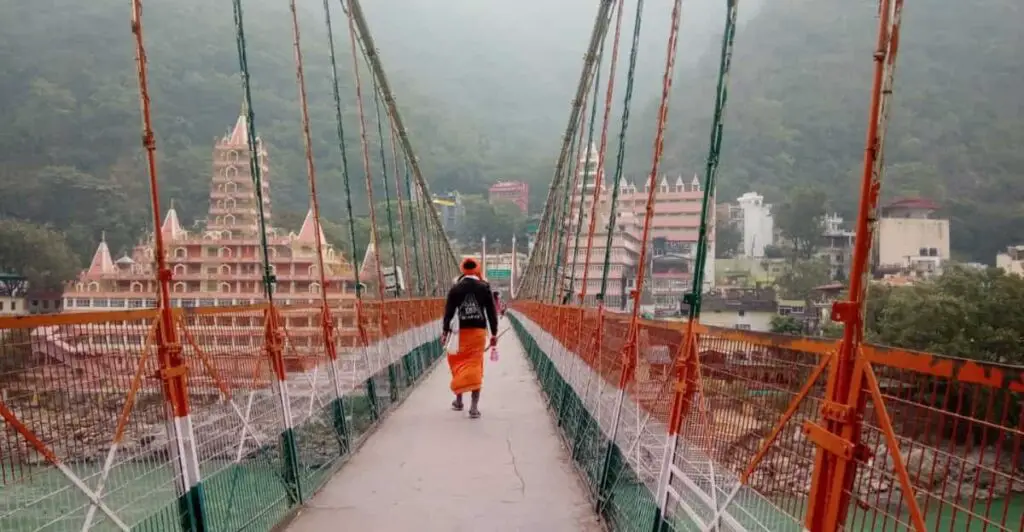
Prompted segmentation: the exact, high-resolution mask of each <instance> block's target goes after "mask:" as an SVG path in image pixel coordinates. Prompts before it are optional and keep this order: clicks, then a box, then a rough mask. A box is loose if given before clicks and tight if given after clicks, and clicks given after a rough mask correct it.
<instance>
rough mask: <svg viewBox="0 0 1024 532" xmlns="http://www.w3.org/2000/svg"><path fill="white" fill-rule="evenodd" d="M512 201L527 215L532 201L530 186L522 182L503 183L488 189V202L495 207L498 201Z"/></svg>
mask: <svg viewBox="0 0 1024 532" xmlns="http://www.w3.org/2000/svg"><path fill="white" fill-rule="evenodd" d="M501 200H504V201H511V202H512V203H515V204H516V205H518V206H519V209H520V210H522V211H523V214H526V213H527V210H528V206H529V200H530V186H529V185H527V184H526V183H523V182H521V181H501V182H498V183H495V184H494V185H492V186H491V188H490V189H488V201H490V203H491V205H494V203H495V202H496V201H501Z"/></svg>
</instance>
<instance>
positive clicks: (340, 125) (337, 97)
mask: <svg viewBox="0 0 1024 532" xmlns="http://www.w3.org/2000/svg"><path fill="white" fill-rule="evenodd" d="M323 4H324V22H325V24H326V25H327V43H328V51H329V55H330V60H331V91H332V94H333V96H334V114H335V120H336V122H337V133H338V150H339V151H340V152H341V177H342V181H343V182H344V185H345V209H346V211H347V213H348V230H349V233H348V234H349V244H350V245H349V249H350V252H351V257H352V278H353V282H354V283H355V290H356V298H357V299H359V300H361V299H362V297H363V291H362V286H361V285H362V283H361V282H360V280H359V266H360V265H359V262H358V261H359V255H358V251H357V249H356V220H355V213H354V211H353V210H352V183H351V176H350V174H349V167H348V148H347V146H346V145H345V125H344V121H343V120H342V117H341V115H342V113H341V89H340V88H339V86H338V62H337V59H336V49H335V44H334V28H333V25H332V23H331V8H330V4H329V0H323ZM361 307H362V305H359V304H357V305H356V313H357V315H356V320H357V323H361V322H362V320H361V318H362V317H361V316H360V315H359V313H360V312H361Z"/></svg>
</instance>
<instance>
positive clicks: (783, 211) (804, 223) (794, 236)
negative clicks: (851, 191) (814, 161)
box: [772, 186, 828, 260]
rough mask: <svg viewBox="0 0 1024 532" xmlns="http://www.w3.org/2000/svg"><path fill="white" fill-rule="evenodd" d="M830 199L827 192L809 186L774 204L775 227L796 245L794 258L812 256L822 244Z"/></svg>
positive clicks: (793, 250)
mask: <svg viewBox="0 0 1024 532" xmlns="http://www.w3.org/2000/svg"><path fill="white" fill-rule="evenodd" d="M827 201H828V196H826V195H825V192H824V191H822V190H821V189H819V188H816V187H810V186H808V187H799V188H795V189H793V190H792V191H791V192H790V193H789V196H788V197H787V198H786V199H785V201H783V202H782V203H780V204H776V205H774V206H773V207H772V218H773V219H774V221H775V227H777V228H778V230H779V233H781V234H782V236H783V237H785V238H786V239H787V240H788V241H789V243H790V244H791V245H792V246H793V248H792V253H793V254H792V258H793V259H794V260H796V259H809V258H811V257H813V256H814V252H815V251H816V250H817V249H818V246H819V245H820V244H821V238H822V235H821V232H822V223H823V222H824V220H825V214H826V209H825V204H826V202H827Z"/></svg>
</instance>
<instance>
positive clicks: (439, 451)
mask: <svg viewBox="0 0 1024 532" xmlns="http://www.w3.org/2000/svg"><path fill="white" fill-rule="evenodd" d="M503 326H505V327H508V324H507V322H505V323H503ZM498 347H499V353H500V355H501V360H500V361H498V362H491V361H489V360H488V361H487V362H486V366H485V377H484V390H483V397H482V399H481V402H480V410H481V412H482V414H483V415H482V416H481V418H480V419H476V420H471V419H469V418H468V416H467V414H466V412H454V411H452V410H451V409H450V407H449V404H450V403H451V399H452V397H451V392H450V391H449V390H448V378H449V373H448V368H447V366H446V365H445V364H444V363H443V362H442V363H441V364H438V366H437V367H436V368H435V369H434V370H433V373H432V374H431V375H429V376H428V377H427V379H426V380H425V381H424V382H423V383H422V384H421V385H420V386H418V387H417V388H416V389H415V390H414V391H413V392H412V394H411V395H410V396H409V398H408V399H407V401H406V403H405V404H404V405H402V406H401V407H399V408H398V409H397V410H396V411H395V412H394V413H393V414H392V415H391V416H390V418H389V419H385V420H384V422H383V423H382V425H381V427H380V429H379V430H378V432H377V433H376V434H373V435H372V436H371V437H370V440H369V441H368V442H367V445H365V446H363V448H362V449H360V450H359V451H357V452H356V453H355V455H353V457H352V458H351V460H350V461H349V463H348V464H346V465H344V466H343V467H342V469H341V470H340V471H339V473H338V474H337V475H336V476H335V478H333V479H331V480H330V481H329V482H328V484H327V485H326V486H325V487H324V488H323V489H322V490H321V491H320V492H319V493H318V494H317V495H316V496H314V497H313V499H312V500H311V501H310V502H309V503H308V504H307V505H306V506H305V507H303V508H302V510H300V512H299V514H298V515H297V516H296V518H295V519H294V520H293V521H292V523H291V524H290V525H289V527H288V528H287V529H286V530H288V531H289V532H318V531H321V530H334V529H336V528H337V527H338V526H344V528H345V529H346V530H365V531H367V532H405V531H438V532H441V531H444V532H461V531H467V532H469V531H479V530H488V531H509V532H512V531H535V530H545V531H551V532H559V531H566V532H577V531H580V532H586V531H592V530H593V531H597V530H602V525H601V524H600V522H599V520H598V519H597V516H596V514H595V512H594V511H593V508H592V507H591V505H590V503H589V502H588V499H587V495H586V491H585V488H584V486H583V485H582V484H581V483H580V481H579V479H578V477H577V474H576V473H575V472H574V470H573V467H572V464H571V462H570V460H569V458H568V454H567V451H566V450H565V448H564V447H563V445H562V440H561V439H560V438H559V436H558V433H557V431H556V428H555V425H554V421H553V420H552V417H551V416H550V415H548V412H547V410H546V408H545V406H544V402H543V400H542V398H541V394H540V389H539V387H538V384H537V380H536V378H535V377H534V375H533V373H532V372H531V371H530V368H529V366H528V364H527V360H526V357H525V355H524V351H523V348H522V345H521V344H520V343H519V340H518V339H517V338H516V336H515V334H512V333H511V331H509V333H508V334H503V335H502V336H501V339H500V341H499V346H498ZM466 399H467V409H468V399H469V398H468V397H466Z"/></svg>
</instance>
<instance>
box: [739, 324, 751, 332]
mask: <svg viewBox="0 0 1024 532" xmlns="http://www.w3.org/2000/svg"><path fill="white" fill-rule="evenodd" d="M736 329H738V330H740V331H749V330H750V324H749V323H737V324H736Z"/></svg>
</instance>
